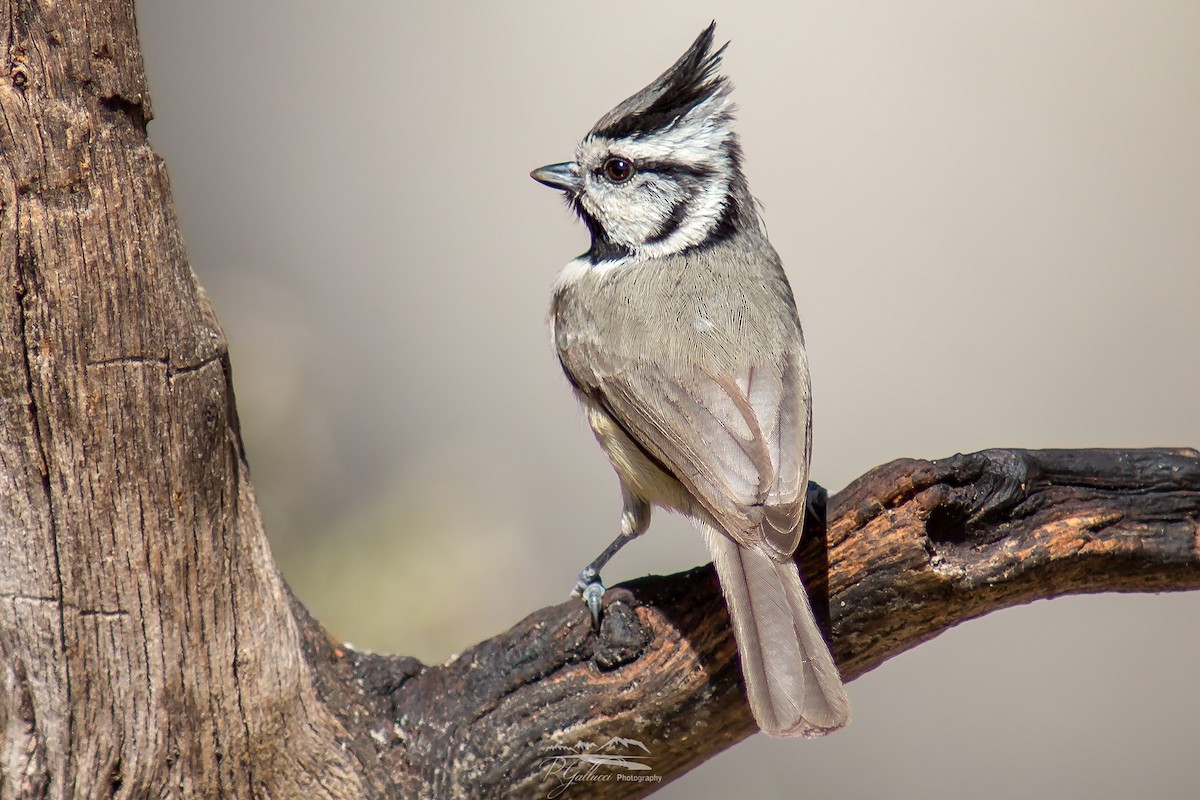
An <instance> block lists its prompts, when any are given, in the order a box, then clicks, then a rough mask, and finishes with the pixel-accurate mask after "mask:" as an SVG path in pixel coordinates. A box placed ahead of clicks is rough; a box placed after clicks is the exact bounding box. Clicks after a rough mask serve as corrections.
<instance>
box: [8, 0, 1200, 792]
mask: <svg viewBox="0 0 1200 800" xmlns="http://www.w3.org/2000/svg"><path fill="white" fill-rule="evenodd" d="M0 42H3V43H4V45H3V47H4V48H6V49H5V51H4V56H5V59H6V60H5V66H4V70H2V71H0V797H2V798H10V797H12V798H56V799H59V798H71V797H118V798H143V797H223V798H251V797H271V798H306V800H307V799H308V798H314V799H317V798H336V799H338V800H342V799H344V798H360V797H372V798H373V797H396V798H411V797H429V798H439V799H440V798H447V797H489V798H490V797H505V796H508V797H536V796H538V793H544V794H549V793H550V792H551V791H553V790H554V789H555V787H556V786H557V785H558V783H557V781H558V780H559V779H558V777H556V775H555V774H554V772H553V771H552V770H549V769H547V766H546V763H545V758H546V755H547V752H548V748H550V746H551V745H555V744H558V745H572V744H576V743H582V744H587V743H595V742H597V741H600V740H602V739H603V740H607V739H609V738H612V737H615V736H620V737H625V738H628V739H638V740H640V741H642V742H644V743H645V744H646V745H647V747H648V748H649V749H650V751H651V752H650V756H651V758H650V761H649V762H648V765H649V768H650V771H652V772H653V773H655V774H658V775H661V776H662V777H663V778H664V780H669V779H670V778H672V777H675V776H677V775H679V774H681V773H683V772H684V771H686V770H687V769H688V768H690V767H692V766H695V765H697V764H699V763H701V762H702V761H704V760H705V759H707V758H708V757H710V756H711V755H713V754H714V753H715V752H717V751H718V750H721V749H723V748H725V747H728V746H729V745H731V744H733V743H734V742H736V741H738V740H739V739H741V738H744V737H745V736H747V735H749V734H750V733H751V732H752V731H753V724H752V721H751V718H750V715H749V711H748V709H747V708H746V706H745V702H744V700H743V697H742V692H741V683H740V675H739V671H738V665H737V661H736V655H735V652H736V651H735V648H734V646H733V642H732V639H731V638H730V633H729V626H728V619H727V617H726V614H725V610H724V605H723V603H722V602H721V598H720V594H719V590H718V588H717V586H716V584H715V582H714V579H713V576H712V573H711V572H710V570H708V569H707V568H703V569H697V570H692V571H691V572H687V573H684V574H681V575H675V576H671V577H665V578H646V579H642V580H639V581H634V582H632V583H629V584H626V585H624V586H620V587H616V588H615V589H614V590H612V591H611V592H610V594H609V596H608V597H607V607H606V610H605V616H604V623H603V626H602V630H601V631H600V633H599V635H598V636H597V635H596V634H594V633H593V631H592V629H591V624H590V619H589V617H588V614H587V612H586V611H585V610H584V608H583V607H582V605H581V604H580V603H578V602H568V603H563V604H561V605H558V606H554V607H552V608H547V609H543V610H541V611H539V612H537V613H535V614H533V615H531V616H530V617H528V618H526V619H525V620H523V621H522V622H520V623H519V624H518V625H517V626H516V627H514V628H513V629H512V630H510V631H508V632H506V633H504V634H501V635H499V636H497V637H495V638H493V639H490V640H488V641H486V642H483V643H481V644H479V645H476V646H475V647H473V648H471V649H469V650H468V651H466V652H464V653H462V654H461V655H460V656H458V657H457V658H456V659H453V660H451V661H450V662H448V663H446V664H442V665H438V666H432V667H426V666H423V665H421V664H420V663H418V662H416V661H415V660H413V659H409V658H404V657H389V656H377V655H369V654H365V653H359V652H354V651H353V650H350V649H348V648H344V647H341V646H339V645H337V644H336V643H334V642H332V641H331V640H330V639H329V638H328V637H327V635H326V634H325V633H324V631H323V630H322V628H321V627H320V625H319V624H318V623H317V622H315V621H314V620H313V619H312V618H311V617H310V616H309V615H308V614H307V613H306V612H305V610H304V609H303V608H302V607H301V606H300V605H299V603H297V602H296V601H295V600H294V598H293V597H292V596H291V594H290V592H289V591H288V588H287V586H286V585H285V584H284V582H283V580H282V579H281V577H280V576H279V574H278V571H277V570H276V568H275V565H274V563H273V561H272V560H271V556H270V551H269V548H268V546H267V541H266V537H265V535H264V533H263V530H262V526H261V520H260V517H259V513H258V507H257V504H256V502H255V498H254V493H253V489H252V487H251V484H250V481H249V475H248V470H247V468H246V461H245V455H244V453H243V451H242V447H241V439H240V435H239V432H238V423H237V411H236V407H235V404H234V401H233V388H232V382H231V372H230V366H229V358H228V350H227V347H226V342H225V339H224V336H223V334H222V332H221V329H220V327H219V325H218V324H217V322H216V317H215V315H214V314H213V312H212V309H211V308H210V306H209V304H208V301H207V298H206V297H205V295H204V292H203V291H202V290H201V289H200V287H199V285H198V284H197V283H196V280H195V277H194V276H193V275H192V273H191V270H190V269H189V267H188V264H187V260H186V255H185V253H184V251H183V246H182V242H181V239H180V237H179V232H178V226H177V224H176V220H175V218H174V211H173V207H172V202H171V196H170V190H169V186H168V183H167V178H166V172H165V169H164V167H163V164H162V162H161V160H160V159H159V158H158V157H157V156H156V155H155V154H154V153H153V151H152V150H151V149H150V146H149V143H148V141H147V137H146V124H147V122H148V120H149V119H150V118H151V116H152V114H151V109H150V104H149V97H148V95H147V93H146V86H145V75H144V74H143V69H142V63H141V57H140V51H139V46H138V41H137V34H136V29H135V26H134V15H133V5H132V2H130V0H123V1H122V0H112V1H111V2H105V3H93V2H87V0H56V2H54V3H47V2H43V0H0ZM1198 519H1200V456H1198V455H1197V453H1196V452H1194V451H1190V450H1146V451H1043V452H1027V451H1003V450H997V451H989V452H987V453H981V454H975V455H969V456H955V457H953V458H949V459H944V460H941V461H934V462H929V461H897V462H894V463H892V464H889V465H887V466H884V467H881V468H879V469H877V470H875V471H873V472H871V473H869V474H868V475H866V476H864V477H863V478H861V479H859V480H858V481H856V482H855V483H854V484H852V485H851V486H849V487H848V488H846V489H845V490H844V491H842V492H840V493H838V494H837V495H836V496H835V497H834V498H833V499H832V502H831V503H830V505H829V524H828V526H827V527H825V526H822V525H820V524H815V525H814V528H813V531H812V534H813V535H811V536H810V537H809V538H808V539H807V540H806V542H805V544H804V545H803V549H802V553H801V561H802V565H803V568H804V572H805V574H806V575H807V576H808V580H809V587H810V589H811V590H812V593H813V595H814V597H815V598H816V600H817V603H816V605H817V608H818V613H819V615H821V616H822V617H823V618H824V619H825V620H826V621H827V622H828V623H829V624H830V626H831V627H830V630H831V636H832V643H833V647H834V650H835V651H836V654H837V656H838V658H839V660H840V663H841V665H842V668H843V671H844V673H845V675H846V677H847V678H848V679H852V678H854V677H856V676H857V675H860V674H862V673H863V672H865V671H867V670H869V669H871V668H873V667H875V666H877V665H878V664H879V663H881V662H882V661H883V660H885V659H886V658H888V657H889V656H891V655H894V654H896V653H898V652H901V651H903V650H905V649H907V648H909V647H912V646H914V645H915V644H918V643H919V642H921V641H923V640H924V639H927V638H929V637H931V636H933V635H936V633H937V632H939V631H941V630H943V629H945V628H946V627H948V626H950V625H953V624H955V623H957V622H960V621H962V620H965V619H969V618H971V617H974V616H978V615H980V614H983V613H986V612H987V611H989V610H992V609H995V608H1000V607H1003V606H1007V605H1012V604H1015V603H1020V602H1025V601H1028V600H1032V599H1036V598H1040V597H1050V596H1054V595H1057V594H1063V593H1067V592H1084V591H1104V590H1118V591H1133V590H1154V591H1160V590H1168V589H1191V588H1197V587H1200V558H1198V556H1197V521H1198ZM797 746H798V747H801V746H803V745H802V744H799V743H798V744H797ZM652 788H654V785H653V784H634V783H627V782H621V781H617V780H613V781H609V782H593V783H589V784H587V785H586V786H575V787H572V791H571V793H570V796H571V797H572V798H578V797H584V796H592V797H618V796H625V797H629V796H636V795H638V794H641V793H645V792H646V791H648V790H649V789H652Z"/></svg>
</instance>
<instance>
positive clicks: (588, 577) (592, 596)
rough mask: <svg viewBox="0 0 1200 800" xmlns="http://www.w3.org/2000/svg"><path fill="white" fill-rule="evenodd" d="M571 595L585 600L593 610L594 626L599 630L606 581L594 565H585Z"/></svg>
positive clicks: (589, 608)
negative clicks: (602, 579) (601, 603)
mask: <svg viewBox="0 0 1200 800" xmlns="http://www.w3.org/2000/svg"><path fill="white" fill-rule="evenodd" d="M571 596H572V597H578V598H580V599H582V600H583V602H584V603H585V604H586V605H587V607H588V611H591V612H592V626H593V627H595V628H596V630H599V629H600V601H602V600H603V599H604V583H603V582H602V581H601V580H600V573H598V572H596V570H595V569H593V568H592V567H585V568H584V569H583V571H582V572H580V573H579V580H578V581H576V582H575V589H574V591H572V592H571Z"/></svg>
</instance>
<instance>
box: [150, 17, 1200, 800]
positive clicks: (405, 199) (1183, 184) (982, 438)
mask: <svg viewBox="0 0 1200 800" xmlns="http://www.w3.org/2000/svg"><path fill="white" fill-rule="evenodd" d="M713 18H716V19H717V21H718V28H717V36H718V39H719V40H722V41H723V40H725V39H731V40H732V45H731V46H730V48H729V51H728V55H727V57H726V62H725V63H726V71H727V73H728V74H729V75H730V76H731V77H732V79H733V81H734V84H735V86H736V90H735V95H734V96H735V98H736V100H737V102H738V104H739V108H740V112H739V119H740V122H739V130H740V132H741V135H742V141H743V144H744V147H745V151H746V169H747V172H748V174H749V178H750V184H751V186H752V187H753V189H754V191H755V193H756V194H757V196H758V197H759V198H760V200H761V201H762V203H763V205H764V207H765V215H766V221H767V224H768V226H769V229H770V233H771V238H772V241H773V242H774V244H775V246H776V248H777V249H778V250H779V252H780V254H781V255H782V257H783V259H784V263H785V264H786V265H787V268H788V273H789V276H790V278H791V281H792V285H793V287H794V288H795V291H796V295H797V300H798V303H799V307H800V312H801V318H802V319H803V321H804V326H805V331H806V334H807V341H808V351H809V357H810V361H811V365H812V373H813V383H814V395H815V416H816V422H815V425H816V435H815V452H814V466H813V477H814V479H815V480H817V481H819V482H820V483H822V484H824V485H825V486H826V487H828V488H829V489H830V490H831V491H836V490H837V489H839V488H841V487H843V486H844V485H845V484H846V483H847V482H848V481H850V480H851V479H853V478H854V477H856V476H858V475H859V474H861V473H863V472H865V471H866V470H868V469H870V468H871V467H874V466H876V465H878V464H881V463H884V462H886V461H889V460H891V459H893V458H897V457H901V456H919V457H930V458H933V457H940V456H946V455H950V454H953V453H955V452H959V451H964V452H967V451H972V450H977V449H981V448H986V447H1090V446H1110V447H1142V446H1156V445H1161V446H1195V445H1200V413H1198V411H1200V375H1198V370H1197V367H1198V366H1200V315H1198V314H1197V309H1198V305H1200V303H1198V298H1200V4H1197V3H1196V2H1194V0H1178V1H1177V2H1170V1H1168V0H1158V1H1156V2H1149V3H1145V2H1132V1H1130V2H1112V1H1110V0H1069V1H1068V0H1009V1H1008V2H1003V3H961V2H951V0H942V1H940V2H931V1H928V0H911V1H910V2H905V3H895V2H890V1H888V0H864V2H851V3H816V2H809V1H807V0H799V1H797V0H789V2H776V3H731V2H726V3H717V2H708V1H707V0H705V1H703V2H695V1H694V0H692V1H690V2H685V1H684V0H675V1H674V2H655V3H648V2H645V0H637V1H636V2H634V1H633V0H608V1H607V2H604V3H602V4H600V3H578V4H567V3H563V2H561V1H558V2H552V1H551V0H545V1H544V2H532V1H529V0H526V1H524V2H508V3H484V2H477V3H421V4H417V3H411V2H399V3H397V2H391V1H390V0H343V1H342V2H339V3H329V2H317V1H316V0H293V2H290V3H267V2H261V0H208V1H207V2H204V3H195V2H185V1H184V0H146V2H142V3H141V4H140V7H139V9H138V19H139V25H140V28H141V33H142V43H143V47H144V50H145V56H146V66H147V71H148V73H149V78H150V84H151V88H152V91H153V102H154V111H155V120H154V121H153V122H152V123H151V126H150V133H151V138H152V140H153V143H154V145H155V147H156V148H157V150H158V152H159V153H160V154H162V156H163V157H164V158H165V159H166V161H167V164H168V167H169V170H170V175H171V179H172V184H173V188H174V196H175V203H176V205H177V208H178V212H179V216H180V219H181V221H182V226H183V232H184V235H185V237H186V240H187V243H188V250H189V253H190V255H191V260H192V265H193V267H194V269H195V271H196V273H197V274H198V275H199V278H200V281H201V282H202V283H203V284H204V286H205V287H206V288H207V289H208V291H209V293H210V294H211V296H212V298H213V301H214V303H215V306H216V308H217V312H218V314H219V315H220V318H221V321H222V323H223V324H224V327H225V331H226V333H227V334H228V337H229V341H230V345H231V349H232V353H233V363H234V371H235V373H234V374H235V378H236V386H237V396H238V401H239V406H240V411H241V420H242V428H243V432H244V434H245V438H246V444H247V446H248V450H249V456H250V462H251V467H252V469H253V477H254V481H255V485H256V488H257V492H258V497H259V500H260V502H261V504H262V509H263V513H264V515H265V518H266V525H267V530H268V532H269V534H270V537H271V542H272V545H273V548H274V552H275V556H276V558H277V559H278V562H279V564H280V566H281V567H282V569H283V571H284V573H285V575H286V577H287V579H288V581H289V582H290V583H291V585H292V586H293V587H294V589H295V590H296V592H297V593H298V594H299V596H300V597H301V598H302V599H303V600H304V602H305V603H306V604H308V606H309V607H310V608H311V609H312V610H313V611H314V613H315V614H316V615H317V616H318V617H319V618H320V619H321V620H322V622H323V623H324V624H325V625H326V626H327V627H328V628H329V629H330V630H331V631H332V632H333V633H334V634H335V635H336V636H339V637H341V638H343V639H345V640H348V641H350V642H353V643H354V644H356V645H358V646H360V647H364V648H370V649H374V650H379V651H393V652H402V653H407V654H412V655H415V656H418V657H420V658H422V659H423V660H426V661H428V662H438V661H441V660H443V659H445V658H447V657H448V656H450V655H451V654H453V653H456V652H458V651H460V650H462V649H463V648H465V647H467V646H469V645H471V644H472V643H474V642H476V641H478V640H480V639H481V638H484V637H487V636H489V635H492V634H494V633H496V632H498V631H500V630H503V629H505V628H507V627H509V626H510V625H512V624H513V623H515V622H516V621H517V620H518V619H520V618H521V617H522V616H523V615H525V614H526V613H528V612H530V611H532V610H534V609H536V608H539V607H541V606H544V605H547V604H551V603H557V602H560V601H562V600H563V599H564V598H565V597H566V595H567V593H568V591H569V590H570V588H571V586H572V584H573V583H574V580H575V575H576V573H577V571H578V570H579V568H580V567H582V566H583V565H584V564H585V563H587V562H588V561H590V560H591V558H592V557H593V556H594V555H595V554H596V553H597V552H598V551H599V549H600V548H601V547H602V546H603V545H604V544H605V543H607V542H608V541H609V539H610V538H611V537H612V536H613V535H614V534H615V532H616V531H617V526H618V512H619V496H618V491H617V483H616V479H615V477H614V476H613V474H612V472H611V470H610V468H609V466H608V464H607V462H606V461H605V459H604V457H603V455H602V454H601V452H600V450H599V448H598V447H597V446H596V445H595V443H594V441H593V440H592V436H591V433H590V431H589V430H588V428H587V426H586V423H585V422H584V420H583V417H582V414H581V413H579V410H578V408H577V407H576V404H575V402H574V400H573V399H572V397H571V393H570V391H569V390H568V388H567V385H566V382H565V381H564V379H563V378H562V376H561V374H560V372H559V368H558V366H557V364H556V363H555V360H554V357H553V355H552V353H551V350H550V346H549V343H548V338H547V328H546V322H545V318H546V309H547V305H548V301H549V290H550V284H551V282H552V281H553V278H554V275H555V273H556V272H557V270H558V269H559V268H560V267H561V266H562V265H563V264H565V263H566V262H567V261H568V260H569V259H570V258H572V257H573V256H575V255H576V254H578V253H579V252H581V251H583V250H584V249H585V248H586V242H587V236H586V233H585V231H584V229H583V227H582V226H581V225H580V224H578V223H577V222H575V221H574V220H573V218H572V217H571V216H570V215H569V214H568V212H567V211H566V209H565V208H564V207H563V204H562V202H561V200H560V199H559V198H558V197H557V196H556V195H555V193H554V192H551V191H549V190H547V189H545V188H543V187H540V186H538V185H537V184H535V183H534V182H533V181H532V180H530V179H529V177H528V175H527V173H528V171H529V170H530V169H531V168H533V167H536V166H540V165H542V164H546V163H549V162H554V161H563V160H566V159H568V158H570V157H571V156H572V153H573V149H574V146H575V144H576V142H577V141H578V139H579V138H580V137H581V136H582V135H583V133H585V132H586V131H587V130H588V128H589V127H590V126H591V125H592V123H593V122H594V121H595V120H596V119H597V118H598V117H599V116H600V115H601V114H603V113H604V112H605V111H607V110H608V109H609V108H610V107H612V106H613V105H615V104H616V103H617V102H618V101H620V100H621V99H623V98H624V97H626V96H627V95H628V94H631V93H632V92H634V91H635V90H637V89H639V88H641V87H642V86H643V85H644V84H646V83H647V82H649V81H650V80H651V79H652V78H653V77H655V76H656V75H657V74H658V73H659V72H661V71H662V70H663V69H664V68H665V67H666V66H667V65H669V64H670V63H671V62H672V61H673V60H674V59H675V57H676V56H678V55H679V54H680V53H681V52H682V51H683V50H684V48H685V47H686V46H687V45H688V44H689V43H690V42H691V40H692V39H693V37H694V36H695V35H696V34H697V33H698V32H699V31H700V29H701V28H702V27H703V26H704V25H705V24H707V23H708V21H709V20H710V19H713ZM705 560H706V556H705V554H704V551H703V548H702V545H701V543H700V538H699V536H697V535H696V534H695V533H694V532H693V531H692V530H691V529H690V528H689V527H688V526H687V525H686V524H685V523H683V522H681V521H679V520H677V519H671V518H667V517H665V516H664V515H661V514H660V515H659V516H658V517H657V519H656V522H655V524H654V525H653V527H652V529H651V532H650V534H649V535H647V536H646V537H644V538H643V539H642V540H640V541H638V542H636V543H635V544H633V545H631V546H630V547H628V548H627V549H626V550H625V551H624V552H622V554H621V555H620V556H619V557H618V558H617V559H616V560H615V561H614V563H613V564H612V565H611V566H610V567H609V568H608V569H607V570H605V578H606V579H607V580H608V582H609V584H610V585H611V584H613V583H616V582H617V581H619V580H622V579H626V578H630V577H634V576H637V575H641V574H644V573H647V572H674V571H678V570H681V569H684V568H687V567H690V566H693V565H695V564H697V563H701V562H703V561H705ZM1198 620H1200V595H1196V594H1193V595H1171V596H1168V595H1163V596H1116V595H1110V596H1092V597H1075V598H1063V599H1059V600H1055V601H1053V602H1041V603H1036V604H1034V605H1031V606H1026V607H1022V608H1017V609H1011V610H1007V611H1003V612H999V613H996V614H993V615H990V616H988V617H986V618H984V619H981V620H977V621H974V622H971V623H969V624H967V625H964V626H961V627H959V628H956V629H955V630H952V631H950V632H949V633H947V634H945V635H943V636H942V637H940V638H938V639H936V640H934V641H932V642H930V643H928V644H926V645H923V646H921V647H919V648H917V649H916V650H914V651H912V652H909V653H906V654H904V655H902V656H900V657H898V658H895V659H893V660H891V661H889V662H887V663H886V664H884V665H883V666H882V667H881V668H879V669H878V670H876V671H875V672H874V673H872V674H870V675H867V676H865V677H864V678H862V679H860V680H858V681H856V682H855V683H854V684H852V685H851V687H850V694H851V698H852V700H853V702H854V712H855V722H854V724H853V726H851V727H850V728H849V729H847V730H846V731H845V732H842V733H839V734H838V735H836V736H832V737H829V738H827V739H825V740H821V741H816V742H780V741H771V740H768V739H766V737H763V736H756V737H754V738H753V739H751V740H750V741H748V742H746V743H743V744H742V745H739V746H738V747H735V748H733V749H732V750H731V751H729V752H728V753H726V754H724V755H722V756H720V757H718V758H716V759H713V760H712V761H710V762H708V763H706V764H704V765H703V766H701V767H700V768H699V769H697V770H695V771H694V772H692V773H691V774H689V775H687V776H686V777H684V778H682V779H681V780H679V781H678V782H676V783H674V784H672V785H670V786H668V787H666V788H664V789H663V790H662V791H661V793H660V794H659V795H658V796H661V797H664V798H697V799H699V798H717V797H726V796H730V795H732V794H734V793H737V794H738V795H739V796H741V797H748V798H750V797H752V798H782V797H793V796H813V797H822V798H863V797H887V798H889V800H898V799H900V798H926V797H951V796H953V797H958V796H970V797H973V798H978V799H979V800H986V799H987V798H1009V797H1013V796H1020V797H1088V798H1091V799H1092V800H1099V799H1100V798H1128V797H1164V798H1166V797H1184V796H1188V797H1191V796H1195V795H1194V793H1195V780H1196V778H1195V775H1196V772H1195V753H1196V741H1197V736H1198V734H1200V690H1198V689H1197V687H1196V664H1197V663H1200V635H1198V630H1200V626H1198V624H1197V621H1198ZM647 744H648V746H649V747H650V749H651V751H652V752H653V749H654V743H653V742H648V743H647Z"/></svg>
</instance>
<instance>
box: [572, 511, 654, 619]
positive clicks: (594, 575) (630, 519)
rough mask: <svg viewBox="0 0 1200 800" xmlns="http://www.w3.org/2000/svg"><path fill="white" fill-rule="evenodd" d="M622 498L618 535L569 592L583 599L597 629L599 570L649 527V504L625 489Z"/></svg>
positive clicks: (600, 587)
mask: <svg viewBox="0 0 1200 800" xmlns="http://www.w3.org/2000/svg"><path fill="white" fill-rule="evenodd" d="M621 499H622V500H623V501H624V503H625V507H624V509H623V510H622V512H621V533H620V534H619V535H618V536H617V538H616V539H613V540H612V542H611V543H610V544H609V545H608V547H606V548H604V552H602V553H601V554H600V555H598V556H596V558H595V560H593V561H592V563H590V564H588V565H587V566H586V567H584V568H583V569H582V570H581V571H580V573H579V580H578V581H576V582H575V590H574V591H572V592H571V596H572V597H579V598H582V599H583V602H585V603H587V607H588V610H590V611H591V612H592V624H593V625H595V626H596V627H597V628H599V627H600V601H601V600H602V599H604V582H603V581H601V580H600V570H602V569H604V565H605V564H607V563H608V562H609V559H611V558H612V557H613V556H615V555H616V554H617V551H618V550H620V549H621V548H622V547H624V546H625V545H626V544H628V543H629V542H631V541H633V540H634V539H636V538H637V537H639V536H641V535H642V534H643V533H645V532H646V528H648V527H650V504H649V503H647V502H646V501H645V500H643V499H642V498H640V497H638V496H637V495H635V494H633V493H632V492H630V491H629V490H628V489H626V488H625V487H621Z"/></svg>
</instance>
